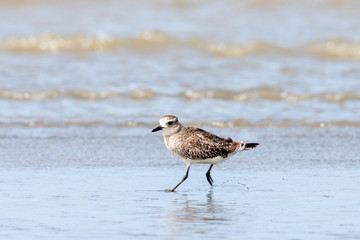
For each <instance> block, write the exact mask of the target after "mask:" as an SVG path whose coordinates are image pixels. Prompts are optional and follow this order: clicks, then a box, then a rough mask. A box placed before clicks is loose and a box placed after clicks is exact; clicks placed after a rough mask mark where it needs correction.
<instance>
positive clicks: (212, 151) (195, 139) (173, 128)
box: [152, 115, 259, 192]
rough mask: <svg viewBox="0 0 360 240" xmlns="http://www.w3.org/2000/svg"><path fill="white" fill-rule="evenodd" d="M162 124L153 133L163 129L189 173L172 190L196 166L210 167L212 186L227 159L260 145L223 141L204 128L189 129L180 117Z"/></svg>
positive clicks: (161, 120) (167, 117) (174, 151)
mask: <svg viewBox="0 0 360 240" xmlns="http://www.w3.org/2000/svg"><path fill="white" fill-rule="evenodd" d="M159 123H160V125H159V126H158V127H156V128H154V129H153V130H152V132H156V131H159V130H162V134H163V137H164V142H165V145H166V147H167V149H168V150H169V151H170V152H171V153H172V154H174V155H175V156H176V157H178V158H180V159H181V160H182V161H184V162H185V163H186V174H185V176H184V177H183V179H182V180H181V181H180V182H179V183H178V184H176V186H175V187H174V188H172V189H168V191H171V192H173V191H175V189H176V188H177V187H178V186H179V185H180V184H181V183H183V182H184V181H185V180H186V179H187V177H188V175H189V170H190V166H191V165H192V164H193V163H201V164H210V168H209V170H208V171H207V172H206V179H207V181H208V182H209V184H210V185H211V186H212V185H213V182H214V180H213V179H212V177H211V175H210V171H211V169H212V167H213V166H214V164H215V165H217V164H220V163H222V162H223V161H224V160H225V159H226V158H228V157H230V156H232V155H234V154H235V153H237V152H240V151H242V150H250V149H253V148H256V146H257V145H259V144H258V143H244V142H242V141H241V142H236V141H233V140H232V139H231V138H230V137H228V138H221V137H218V136H216V135H214V134H212V133H210V132H207V131H205V130H203V129H200V128H195V127H185V126H183V125H181V124H180V122H179V120H178V118H177V117H176V116H171V115H166V116H164V117H162V118H161V119H160V121H159Z"/></svg>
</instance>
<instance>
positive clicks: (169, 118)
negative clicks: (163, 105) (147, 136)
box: [159, 116, 176, 126]
mask: <svg viewBox="0 0 360 240" xmlns="http://www.w3.org/2000/svg"><path fill="white" fill-rule="evenodd" d="M174 120H176V117H175V116H165V117H162V118H161V119H160V120H159V123H160V126H166V123H167V122H169V121H174Z"/></svg>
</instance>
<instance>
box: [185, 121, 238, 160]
mask: <svg viewBox="0 0 360 240" xmlns="http://www.w3.org/2000/svg"><path fill="white" fill-rule="evenodd" d="M186 131H187V134H186V135H187V138H186V141H183V142H182V146H181V147H180V148H179V149H181V153H182V155H183V156H186V157H187V158H189V159H199V160H200V159H208V158H215V157H218V156H221V157H223V158H226V157H227V156H228V154H229V153H231V152H234V151H235V150H236V148H237V143H236V142H233V141H232V140H231V139H230V138H228V139H224V138H220V137H218V136H216V135H214V134H212V133H209V132H207V131H205V130H202V129H200V128H187V129H186Z"/></svg>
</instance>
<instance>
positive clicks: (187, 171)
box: [169, 165, 191, 192]
mask: <svg viewBox="0 0 360 240" xmlns="http://www.w3.org/2000/svg"><path fill="white" fill-rule="evenodd" d="M190 166H191V165H190ZM190 166H188V167H187V170H186V174H185V176H184V177H183V179H182V180H181V181H180V182H179V183H178V184H176V186H175V187H174V188H173V189H171V190H170V189H169V191H170V192H173V191H175V189H176V188H177V187H178V186H180V184H182V183H183V181H185V180H186V179H187V178H188V176H189V170H190Z"/></svg>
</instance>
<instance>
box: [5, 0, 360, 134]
mask: <svg viewBox="0 0 360 240" xmlns="http://www.w3.org/2000/svg"><path fill="white" fill-rule="evenodd" d="M0 4H1V8H0V16H1V19H2V20H1V22H0V61H1V64H0V75H1V77H0V109H1V112H0V125H1V127H2V128H4V127H6V126H19V125H20V126H26V127H42V126H54V127H58V126H60V127H64V126H69V125H81V126H93V125H104V126H125V127H134V126H138V125H141V126H144V125H145V126H149V127H152V126H153V124H154V123H155V122H156V121H157V120H158V119H159V118H160V117H161V116H163V115H166V114H173V115H178V116H179V118H180V120H182V122H191V123H193V122H197V123H202V124H205V125H206V124H207V125H213V126H216V127H221V126H226V127H229V126H240V127H241V126H265V127H266V126H280V127H293V126H299V125H300V126H309V127H328V126H333V125H335V126H355V127H360V122H359V119H360V111H359V101H360V84H359V81H360V80H359V78H360V66H359V61H360V24H359V17H358V13H359V11H360V3H359V2H358V1H355V0H344V1H342V0H317V1H313V0H311V1H310V0H309V1H301V2H299V1H283V0H248V1H233V0H227V1H201V0H199V1H187V0H175V1H167V0H152V1H141V0H139V1H126V0H124V1H116V0H106V1H101V2H100V1H95V0H88V1H82V0H75V1H68V0H64V1H41V0H33V1H32V0H28V1H26V0H17V1H10V0H8V1H6V0H2V1H0Z"/></svg>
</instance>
